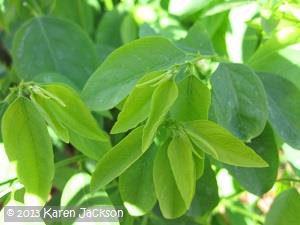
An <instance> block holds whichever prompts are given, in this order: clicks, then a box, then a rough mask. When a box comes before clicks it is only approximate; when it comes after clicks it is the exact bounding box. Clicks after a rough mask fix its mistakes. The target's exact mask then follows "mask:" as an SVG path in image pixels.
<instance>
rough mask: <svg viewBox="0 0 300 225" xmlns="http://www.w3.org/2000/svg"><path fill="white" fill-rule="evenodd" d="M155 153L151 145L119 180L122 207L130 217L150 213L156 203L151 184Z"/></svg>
mask: <svg viewBox="0 0 300 225" xmlns="http://www.w3.org/2000/svg"><path fill="white" fill-rule="evenodd" d="M155 153H156V149H155V147H154V146H153V145H152V147H150V149H149V151H147V152H146V153H145V154H144V155H143V156H142V157H141V158H140V159H138V160H137V161H136V162H135V163H134V164H133V165H132V166H131V167H129V168H128V170H126V171H125V172H124V173H123V174H122V175H121V176H120V178H119V190H120V194H121V197H122V200H123V201H124V205H125V207H126V209H127V210H128V212H129V214H130V215H132V216H142V215H145V214H146V213H148V212H149V211H151V209H152V208H153V206H154V205H155V202H156V196H155V192H154V184H153V161H154V156H155Z"/></svg>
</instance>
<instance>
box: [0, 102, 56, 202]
mask: <svg viewBox="0 0 300 225" xmlns="http://www.w3.org/2000/svg"><path fill="white" fill-rule="evenodd" d="M2 133H3V140H4V146H5V150H6V154H7V156H8V158H9V160H10V161H11V162H13V163H15V164H16V167H17V175H18V178H19V180H20V181H21V183H22V184H23V185H24V187H25V189H26V193H27V194H28V196H27V197H28V202H30V203H31V204H35V203H39V204H43V203H45V202H46V201H47V198H48V194H49V192H50V189H51V182H52V179H53V177H54V161H53V152H52V151H53V150H52V146H51V140H50V137H49V134H48V132H47V128H46V124H45V122H44V120H43V118H42V116H41V115H40V113H39V112H38V110H37V109H36V108H35V106H34V105H33V104H32V103H31V102H30V101H29V100H28V99H26V98H24V97H20V98H18V99H17V100H16V101H14V102H13V103H12V104H11V105H10V106H9V108H8V109H7V111H6V112H5V114H4V116H3V119H2ZM31 197H33V198H35V200H37V201H38V202H34V201H33V199H31ZM25 201H26V199H25Z"/></svg>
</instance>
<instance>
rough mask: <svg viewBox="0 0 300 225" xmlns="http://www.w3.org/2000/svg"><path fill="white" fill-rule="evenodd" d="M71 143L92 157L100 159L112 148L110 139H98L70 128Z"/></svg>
mask: <svg viewBox="0 0 300 225" xmlns="http://www.w3.org/2000/svg"><path fill="white" fill-rule="evenodd" d="M69 135H70V143H71V144H72V145H74V147H75V148H76V149H78V150H79V151H80V152H82V153H83V154H84V155H86V156H88V157H89V158H91V159H95V160H97V161H98V160H99V159H101V158H102V157H103V156H104V155H105V154H106V152H107V151H108V150H109V149H110V148H111V144H110V141H109V139H107V140H106V141H96V140H93V139H89V138H86V137H83V136H81V135H79V134H78V133H76V132H73V131H72V130H70V129H69Z"/></svg>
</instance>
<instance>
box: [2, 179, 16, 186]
mask: <svg viewBox="0 0 300 225" xmlns="http://www.w3.org/2000/svg"><path fill="white" fill-rule="evenodd" d="M16 180H17V178H16V177H15V178H12V179H10V180H6V181H4V182H2V183H0V186H2V185H5V184H11V183H13V182H14V181H16Z"/></svg>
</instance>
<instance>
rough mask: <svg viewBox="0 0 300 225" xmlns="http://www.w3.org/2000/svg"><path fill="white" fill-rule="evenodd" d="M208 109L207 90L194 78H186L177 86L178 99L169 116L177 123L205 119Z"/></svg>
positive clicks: (208, 94) (208, 98)
mask: <svg viewBox="0 0 300 225" xmlns="http://www.w3.org/2000/svg"><path fill="white" fill-rule="evenodd" d="M209 107H210V91H209V89H208V88H207V87H206V86H205V85H204V84H203V83H202V82H201V81H200V80H199V79H198V78H196V77H195V76H188V77H187V78H185V79H184V80H183V81H181V82H180V83H179V84H178V98H177V99H176V101H175V103H174V105H173V107H172V108H171V115H172V116H173V118H174V119H175V120H179V121H192V120H201V119H207V118H208V110H209Z"/></svg>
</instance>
